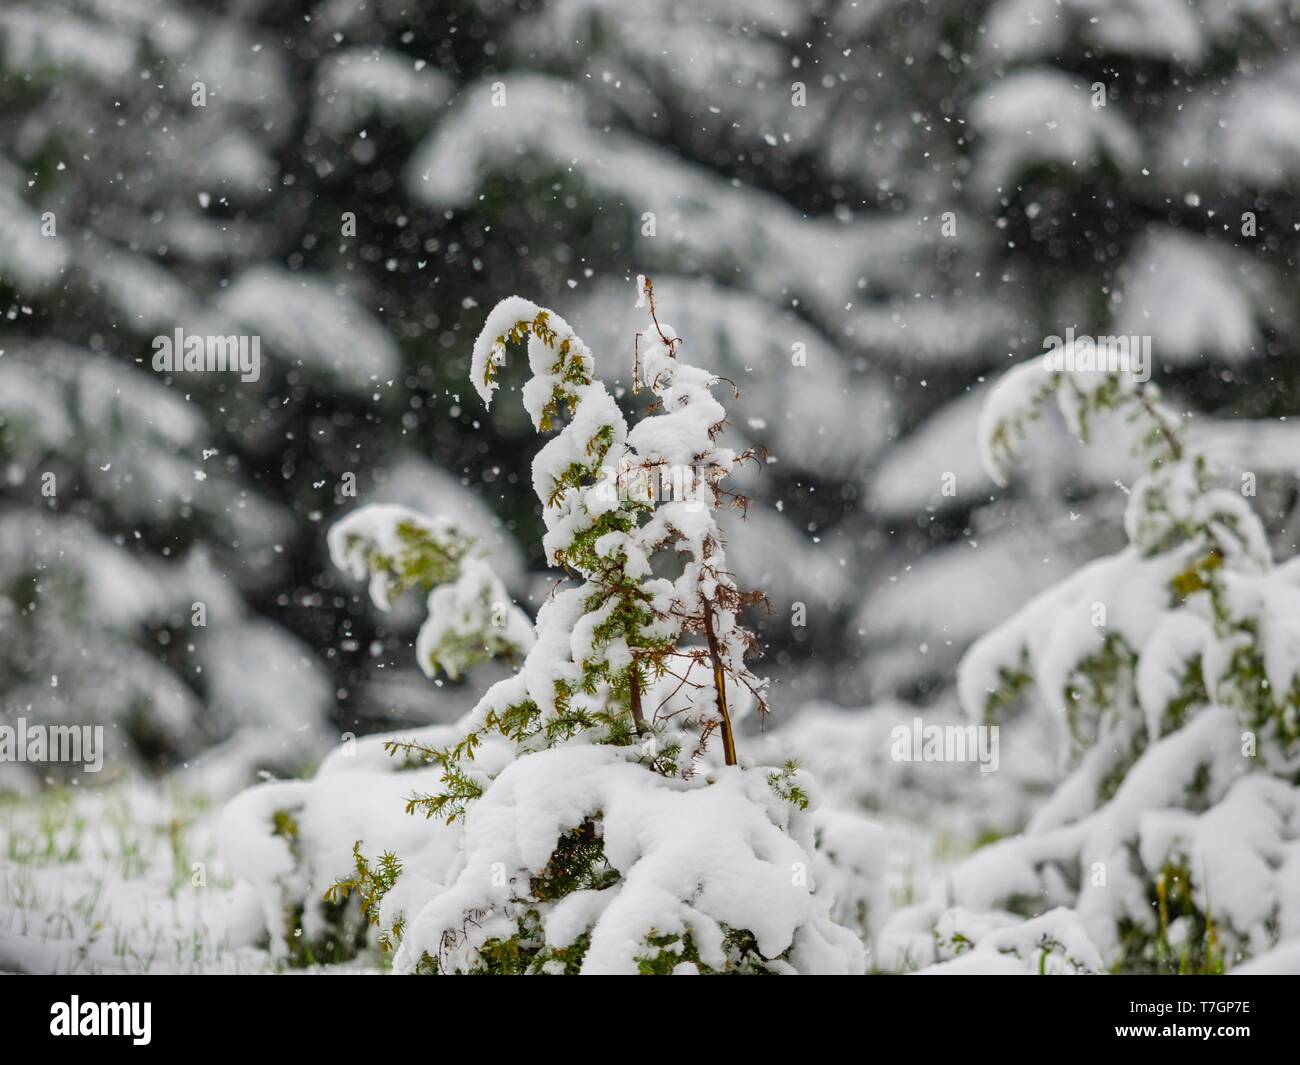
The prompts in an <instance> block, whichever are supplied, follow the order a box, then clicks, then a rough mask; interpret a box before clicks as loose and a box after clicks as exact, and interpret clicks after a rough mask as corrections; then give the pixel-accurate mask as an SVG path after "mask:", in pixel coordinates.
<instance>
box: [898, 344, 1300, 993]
mask: <svg viewBox="0 0 1300 1065" xmlns="http://www.w3.org/2000/svg"><path fill="white" fill-rule="evenodd" d="M1054 365H1056V366H1062V365H1063V366H1069V365H1071V362H1069V361H1064V362H1061V363H1057V364H1052V363H1049V362H1045V361H1044V358H1039V359H1035V360H1032V361H1030V362H1028V363H1026V364H1024V365H1022V366H1020V367H1018V368H1016V369H1015V370H1013V371H1012V372H1011V373H1009V374H1008V375H1007V376H1006V377H1005V378H1004V379H1003V380H1002V381H1001V382H1000V383H999V385H998V387H997V388H996V389H995V390H994V391H993V393H992V395H991V396H990V399H989V402H988V406H987V407H986V409H985V414H984V419H983V422H982V425H981V445H982V448H983V455H984V459H985V462H986V464H987V465H988V468H989V470H990V473H991V474H992V475H993V476H994V477H995V479H996V480H998V481H1000V482H1005V480H1006V477H1007V474H1008V470H1009V466H1010V464H1011V462H1012V461H1013V460H1014V458H1015V448H1016V443H1017V439H1018V438H1019V437H1020V436H1021V434H1022V433H1023V430H1024V427H1025V426H1026V424H1027V423H1028V422H1029V421H1031V420H1033V419H1035V418H1037V417H1038V416H1039V414H1040V413H1041V411H1042V409H1043V408H1044V406H1045V405H1046V404H1047V403H1049V402H1050V401H1052V400H1055V402H1056V404H1057V405H1058V406H1059V408H1060V410H1061V412H1062V414H1063V415H1064V417H1065V419H1066V422H1067V424H1068V425H1069V427H1070V428H1071V430H1072V431H1073V432H1074V433H1075V434H1076V435H1077V436H1078V437H1079V438H1080V440H1082V441H1084V442H1087V440H1088V435H1089V434H1088V429H1089V425H1090V421H1092V420H1095V418H1096V416H1097V415H1098V414H1099V413H1100V412H1102V411H1112V412H1119V413H1122V414H1124V415H1126V416H1127V418H1128V420H1129V421H1130V422H1131V423H1132V425H1133V427H1134V429H1135V430H1136V437H1135V439H1136V440H1137V449H1138V451H1139V452H1140V454H1141V455H1142V457H1143V458H1144V459H1145V462H1146V472H1145V474H1144V475H1143V476H1142V477H1141V478H1140V479H1139V480H1138V481H1137V482H1136V484H1134V485H1133V486H1132V488H1131V490H1130V489H1126V491H1128V493H1129V498H1128V507H1127V512H1126V515H1125V530H1126V532H1127V535H1128V540H1129V544H1128V546H1127V547H1126V548H1125V549H1124V550H1122V551H1121V552H1119V553H1118V554H1116V555H1113V556H1110V557H1108V558H1103V559H1099V560H1098V561H1096V562H1093V563H1091V564H1090V565H1088V566H1086V567H1084V568H1083V569H1082V570H1080V571H1079V572H1077V573H1076V574H1074V575H1073V576H1072V577H1070V578H1068V579H1067V580H1065V581H1063V582H1062V583H1060V584H1059V585H1057V586H1056V587H1054V588H1051V589H1050V590H1048V591H1047V592H1045V593H1043V594H1041V595H1039V596H1038V597H1037V598H1035V599H1034V600H1033V601H1032V602H1030V603H1029V604H1028V605H1027V606H1026V607H1025V608H1024V609H1023V610H1021V611H1020V612H1019V613H1017V614H1016V615H1015V616H1013V617H1012V618H1010V619H1009V620H1008V621H1006V622H1004V623H1003V624H1001V625H1000V626H998V627H997V628H996V629H995V630H993V631H992V632H991V633H989V634H988V635H986V636H985V637H984V638H982V639H981V640H980V641H979V642H977V643H976V644H975V645H974V646H973V647H972V648H971V650H970V651H969V652H968V654H967V655H966V657H965V659H964V660H963V662H962V666H961V669H960V673H959V677H958V686H959V691H960V695H961V698H962V702H963V705H964V707H965V709H966V711H967V712H968V713H969V714H970V715H971V716H972V717H974V718H976V719H978V720H981V721H985V720H988V721H991V720H995V719H997V718H999V717H1000V716H1002V715H1004V714H1007V713H1009V712H1012V711H1013V710H1014V708H1016V707H1018V706H1020V705H1021V704H1023V703H1025V702H1028V703H1030V704H1031V705H1032V709H1033V711H1034V712H1038V713H1046V714H1050V715H1051V717H1052V719H1053V720H1054V722H1055V723H1056V726H1057V731H1058V734H1059V737H1060V740H1061V744H1060V746H1061V752H1062V755H1063V757H1064V758H1065V759H1067V760H1068V762H1069V764H1070V765H1071V772H1070V774H1069V776H1068V777H1067V778H1066V779H1065V781H1064V783H1063V784H1062V785H1061V786H1060V787H1059V788H1058V789H1057V791H1056V793H1055V794H1054V796H1053V797H1052V798H1051V800H1050V801H1048V803H1047V804H1046V805H1045V806H1044V807H1043V808H1042V809H1040V810H1039V811H1038V813H1037V814H1036V815H1035V816H1034V818H1033V819H1032V821H1031V822H1030V824H1029V826H1028V827H1027V829H1026V831H1025V832H1023V833H1022V834H1020V835H1017V836H1014V837H1011V838H1009V839H1006V840H1003V841H1001V842H999V843H996V844H993V845H992V846H989V847H987V848H985V849H983V850H981V851H979V852H977V853H976V854H975V855H973V856H972V857H971V858H970V859H969V860H967V861H966V862H964V863H963V864H962V865H961V866H960V867H958V868H957V869H956V870H955V871H954V873H953V874H952V876H951V878H950V885H951V886H950V890H947V891H944V892H941V893H939V894H938V895H937V896H936V898H935V899H933V900H931V902H930V903H928V904H927V906H926V907H923V910H928V911H929V912H930V913H931V914H933V912H934V911H935V910H936V909H937V908H942V906H943V905H948V904H952V905H956V906H959V907H963V908H965V909H966V910H970V911H974V912H982V911H990V910H995V911H1006V912H1010V913H1016V914H1020V915H1021V916H1028V917H1033V916H1034V915H1038V914H1043V913H1044V912H1045V911H1048V910H1052V909H1053V908H1054V907H1062V906H1064V907H1068V908H1070V909H1071V910H1072V911H1073V912H1074V914H1076V915H1077V918H1078V921H1079V922H1080V925H1079V926H1080V927H1081V928H1082V929H1083V930H1085V932H1086V935H1087V936H1088V938H1089V939H1090V940H1091V942H1092V943H1093V944H1094V945H1095V947H1096V950H1097V952H1098V954H1099V957H1100V959H1101V961H1102V963H1103V965H1104V966H1105V967H1106V968H1117V969H1122V970H1124V971H1142V970H1146V971H1157V972H1174V971H1179V972H1181V971H1202V972H1203V971H1219V970H1222V969H1224V968H1226V967H1228V966H1231V965H1233V964H1235V963H1236V962H1238V961H1240V960H1242V959H1244V958H1247V957H1250V956H1252V955H1256V954H1259V953H1261V952H1264V951H1266V950H1268V949H1270V948H1271V947H1273V946H1274V945H1275V944H1276V943H1278V942H1280V941H1284V940H1293V939H1295V938H1297V937H1300V788H1297V787H1296V786H1295V783H1296V779H1297V772H1298V771H1300V744H1298V743H1297V739H1300V717H1298V716H1297V708H1298V707H1300V563H1298V562H1297V560H1294V559H1293V560H1291V561H1289V562H1285V563H1282V564H1275V563H1274V561H1273V559H1272V556H1271V552H1270V550H1269V547H1268V542H1267V538H1266V535H1265V530H1264V528H1263V526H1262V524H1261V522H1260V520H1259V518H1258V517H1257V516H1256V515H1255V513H1254V512H1253V511H1252V509H1251V507H1250V506H1249V504H1248V502H1247V500H1246V498H1245V497H1244V496H1245V495H1248V494H1249V493H1248V491H1247V492H1242V493H1239V492H1237V491H1233V490H1230V489H1227V488H1223V487H1216V486H1215V480H1214V476H1213V471H1212V470H1211V469H1210V468H1209V465H1208V463H1207V462H1206V461H1205V459H1204V457H1203V456H1202V455H1200V454H1198V453H1197V452H1196V451H1194V450H1193V449H1191V448H1190V447H1189V446H1188V444H1187V443H1186V442H1185V440H1184V434H1183V432H1182V430H1181V426H1180V424H1179V419H1178V418H1177V417H1176V416H1175V415H1174V414H1173V413H1172V412H1171V411H1170V410H1169V409H1168V408H1167V407H1165V406H1163V405H1162V404H1161V402H1160V399H1159V395H1158V392H1157V391H1156V389H1155V388H1154V387H1153V386H1142V385H1139V384H1138V383H1137V382H1135V381H1134V380H1133V378H1132V377H1131V376H1129V375H1127V374H1125V373H1123V372H1106V371H1104V370H1095V371H1086V370H1076V371H1066V370H1062V369H1059V368H1053V367H1054ZM1076 365H1078V364H1077V363H1076ZM1243 484H1249V481H1248V479H1243ZM922 917H923V915H921V917H919V916H918V914H917V913H912V914H907V915H902V916H900V918H899V919H898V920H897V921H896V922H895V925H894V934H892V935H891V940H892V946H893V958H894V960H895V961H900V960H902V959H903V956H904V955H907V954H912V955H915V954H916V953H918V952H919V953H920V954H921V955H922V956H921V957H920V958H917V957H915V956H913V957H912V958H911V960H912V961H913V962H917V961H920V962H924V961H926V960H936V959H941V958H942V957H943V952H942V950H939V951H938V952H937V953H930V954H928V955H927V954H926V947H925V944H924V942H923V940H924V938H925V937H924V936H922V937H920V938H919V939H918V937H917V936H915V935H912V934H911V933H910V932H909V929H910V930H911V932H915V930H916V928H917V924H916V922H917V921H918V919H921V918H922ZM1057 938H1060V937H1057ZM931 949H933V948H931ZM1071 949H1072V950H1075V952H1076V953H1077V954H1079V955H1080V956H1082V952H1080V951H1079V950H1078V948H1077V944H1076V945H1075V946H1074V947H1072V948H1071Z"/></svg>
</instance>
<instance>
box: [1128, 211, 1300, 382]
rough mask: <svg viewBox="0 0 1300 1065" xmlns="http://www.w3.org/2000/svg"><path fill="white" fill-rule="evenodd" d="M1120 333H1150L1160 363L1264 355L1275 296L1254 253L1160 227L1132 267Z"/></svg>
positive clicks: (1227, 360) (1137, 252) (1232, 360)
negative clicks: (1264, 328)
mask: <svg viewBox="0 0 1300 1065" xmlns="http://www.w3.org/2000/svg"><path fill="white" fill-rule="evenodd" d="M1124 274H1125V276H1124V281H1123V287H1122V299H1121V301H1120V302H1119V305H1118V307H1117V311H1116V324H1115V329H1116V332H1117V333H1120V334H1126V335H1134V336H1150V337H1151V346H1152V350H1153V353H1154V357H1155V359H1156V361H1157V364H1158V365H1168V366H1186V365H1196V364H1198V363H1200V362H1201V361H1202V360H1204V359H1205V358H1206V357H1207V356H1208V357H1213V358H1215V359H1217V360H1221V361H1223V362H1225V363H1228V364H1233V363H1239V362H1243V361H1245V360H1247V359H1251V358H1259V357H1260V355H1261V354H1262V339H1263V333H1262V330H1261V328H1260V327H1261V323H1262V322H1264V321H1267V320H1268V319H1269V318H1270V317H1272V315H1273V313H1274V312H1273V311H1272V306H1273V296H1272V294H1271V293H1270V292H1269V291H1268V289H1267V287H1266V283H1265V281H1264V279H1263V276H1262V275H1261V274H1260V272H1259V271H1258V270H1257V269H1256V268H1255V266H1254V264H1253V263H1252V262H1251V259H1250V258H1249V257H1248V256H1245V255H1242V254H1240V253H1237V252H1234V251H1232V250H1230V249H1225V248H1222V247H1219V246H1217V245H1213V244H1210V243H1208V242H1206V241H1203V240H1198V239H1196V238H1194V237H1188V236H1184V235H1182V234H1178V233H1173V232H1168V231H1163V230H1160V229H1154V230H1152V231H1151V232H1149V233H1148V234H1147V235H1146V236H1145V238H1144V239H1143V240H1142V241H1141V242H1140V243H1139V246H1138V247H1137V248H1136V249H1135V250H1134V252H1133V255H1132V256H1131V258H1130V259H1129V260H1128V262H1127V263H1126V264H1125V270H1124Z"/></svg>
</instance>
